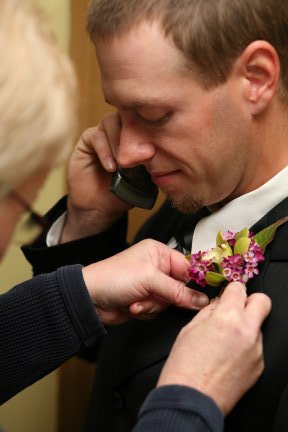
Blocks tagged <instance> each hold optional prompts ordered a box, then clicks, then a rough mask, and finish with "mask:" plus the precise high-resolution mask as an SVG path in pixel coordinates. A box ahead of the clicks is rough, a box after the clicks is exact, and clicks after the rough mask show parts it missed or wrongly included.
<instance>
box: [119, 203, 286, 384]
mask: <svg viewBox="0 0 288 432" xmlns="http://www.w3.org/2000/svg"><path fill="white" fill-rule="evenodd" d="M207 214H208V210H207V209H201V210H199V211H198V212H196V213H195V214H193V215H187V216H186V215H185V216H183V217H182V219H181V220H180V221H179V219H178V225H177V229H176V230H175V232H174V233H170V234H171V236H172V235H174V236H175V238H177V240H178V241H180V242H181V244H182V245H184V247H185V248H187V246H188V243H189V241H190V238H192V233H193V230H194V228H195V226H196V224H197V222H198V221H199V220H200V219H201V218H202V217H204V216H207ZM287 214H288V198H286V199H285V200H283V201H282V202H281V203H280V204H278V205H277V206H276V207H275V208H274V209H272V210H271V211H270V212H269V213H268V214H267V215H265V216H264V217H263V218H262V219H261V220H259V221H258V222H257V223H256V224H255V225H253V227H252V228H251V231H252V232H253V233H255V234H256V233H257V232H259V231H260V230H262V229H264V228H266V227H267V226H269V225H270V224H272V223H274V222H276V221H277V220H279V219H281V218H282V217H284V216H286V215H287ZM187 228H188V229H187ZM188 230H189V237H190V238H189V237H188V235H187V231H188ZM187 242H188V243H187ZM190 245H191V243H190ZM189 247H190V246H189ZM265 255H266V259H265V262H264V263H263V264H262V265H261V268H260V274H259V276H257V277H256V278H254V279H253V280H251V281H250V282H249V283H248V286H247V289H248V293H249V294H251V293H252V292H256V291H257V292H259V291H260V292H261V291H263V281H264V276H265V269H266V266H268V265H269V262H270V261H273V260H276V261H277V260H280V261H286V260H288V224H285V225H283V226H282V227H280V228H279V229H278V230H277V234H276V236H275V239H274V241H273V242H272V244H270V245H269V246H268V248H267V251H266V254H265ZM189 286H190V287H191V288H193V289H197V290H198V291H199V290H200V291H203V292H205V293H207V294H208V296H209V297H210V298H213V297H215V296H216V295H217V294H218V292H219V289H218V288H213V287H205V288H201V287H199V286H198V285H196V284H195V283H191V284H189ZM195 314H196V312H193V311H186V310H181V309H178V308H176V307H170V308H168V310H167V311H165V312H164V313H163V314H162V315H161V316H159V317H158V318H157V319H155V320H153V321H145V322H141V321H132V322H131V323H130V324H128V327H129V330H128V329H127V328H126V329H125V332H124V334H125V335H126V336H127V335H129V337H127V339H126V342H125V343H124V349H123V351H122V354H121V359H119V363H120V364H121V368H120V370H119V371H118V372H117V373H116V384H118V383H120V382H123V380H125V379H127V378H129V377H131V376H132V375H134V374H136V373H137V372H139V371H141V370H143V369H145V368H148V367H149V366H151V365H153V364H155V363H157V362H161V361H162V360H165V359H166V357H167V356H168V355H169V352H170V350H171V346H172V344H173V342H174V340H175V338H176V337H177V334H178V333H179V331H180V330H181V328H182V327H183V326H184V325H185V324H187V323H188V322H189V321H190V320H191V319H192V318H193V316H195ZM127 330H128V331H127ZM119 336H120V335H119ZM124 337H125V336H124Z"/></svg>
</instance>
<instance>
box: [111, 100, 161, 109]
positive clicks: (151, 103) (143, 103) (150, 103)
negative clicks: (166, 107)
mask: <svg viewBox="0 0 288 432" xmlns="http://www.w3.org/2000/svg"><path fill="white" fill-rule="evenodd" d="M105 102H106V103H107V104H109V105H111V106H116V105H114V104H113V103H112V101H109V99H107V98H105ZM159 105H161V106H162V105H163V101H161V100H160V99H158V98H152V99H149V100H148V99H137V100H134V101H133V102H132V101H131V103H125V104H121V109H123V110H125V111H126V110H127V111H128V110H130V109H135V108H136V109H137V108H143V107H145V108H146V107H148V108H149V107H155V106H159Z"/></svg>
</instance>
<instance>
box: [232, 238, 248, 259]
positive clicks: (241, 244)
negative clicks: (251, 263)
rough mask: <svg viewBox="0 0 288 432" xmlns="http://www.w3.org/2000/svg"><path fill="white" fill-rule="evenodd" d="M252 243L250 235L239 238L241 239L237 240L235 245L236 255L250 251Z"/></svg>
mask: <svg viewBox="0 0 288 432" xmlns="http://www.w3.org/2000/svg"><path fill="white" fill-rule="evenodd" d="M250 243H251V239H250V238H248V237H241V238H239V240H237V242H236V243H235V246H234V255H236V254H240V255H242V254H244V253H246V252H247V251H248V248H249V246H250Z"/></svg>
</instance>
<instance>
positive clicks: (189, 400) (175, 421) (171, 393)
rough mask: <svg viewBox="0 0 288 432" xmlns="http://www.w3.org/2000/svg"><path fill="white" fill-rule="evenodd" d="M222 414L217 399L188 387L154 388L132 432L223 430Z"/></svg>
mask: <svg viewBox="0 0 288 432" xmlns="http://www.w3.org/2000/svg"><path fill="white" fill-rule="evenodd" d="M223 427H224V421H223V416H222V414H221V412H220V410H219V408H218V407H217V406H216V404H215V403H214V401H213V400H212V399H210V398H209V397H207V396H205V395H204V394H202V393H200V392H198V391H197V390H194V389H192V388H189V387H183V386H176V385H173V386H171V385H170V386H164V387H159V388H157V389H155V390H153V391H152V392H151V393H150V394H149V396H148V397H147V399H146V401H145V402H144V404H143V407H142V408H141V410H140V413H139V417H138V422H137V424H136V426H135V428H134V429H133V432H146V431H149V432H154V431H155V432H158V431H159V430H161V431H165V432H176V431H181V432H221V431H223Z"/></svg>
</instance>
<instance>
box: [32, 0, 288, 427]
mask: <svg viewBox="0 0 288 432" xmlns="http://www.w3.org/2000/svg"><path fill="white" fill-rule="evenodd" d="M287 26H288V4H287V2H283V1H282V0H262V1H259V0H249V1H248V0H241V1H238V0H237V1H236V0H223V1H215V0H210V1H205V2H204V1H202V2H199V1H196V0H189V1H188V0H178V1H177V2H176V1H173V0H147V1H142V2H139V0H94V1H92V3H91V6H90V9H89V14H88V30H89V33H90V36H91V38H92V40H93V42H94V43H95V46H96V51H97V57H98V62H99V66H100V71H101V77H102V86H103V92H104V95H105V98H106V100H107V101H108V102H109V103H110V104H111V105H113V106H114V107H116V109H117V112H116V113H113V114H109V115H108V116H106V117H105V118H104V119H103V120H102V122H101V124H100V125H99V126H98V127H97V128H92V129H90V130H88V131H86V132H85V133H84V134H83V136H82V138H81V139H80V142H79V143H78V146H77V148H76V151H75V152H74V155H73V156H72V158H71V162H70V172H69V185H70V191H69V198H68V204H67V209H68V212H67V216H66V218H65V224H64V228H63V230H62V231H61V230H60V231H59V230H58V231H59V232H61V235H60V238H56V239H55V237H57V235H55V233H56V234H57V227H56V228H55V227H54V228H53V229H52V231H53V230H54V239H53V240H52V241H51V239H50V240H49V245H50V246H51V247H50V248H48V249H45V248H44V249H40V250H39V248H40V247H42V246H43V244H41V242H40V241H39V243H38V245H37V246H38V249H35V248H34V249H33V248H31V249H27V250H26V255H27V257H28V258H29V259H30V261H31V262H32V263H33V264H34V268H35V270H36V271H37V272H39V271H41V272H42V271H45V270H52V269H53V268H54V267H55V266H59V263H63V264H69V263H71V262H75V261H77V262H81V263H83V264H87V261H88V262H90V261H93V260H95V259H102V258H106V257H107V256H109V255H111V254H112V253H115V252H117V251H119V250H121V249H123V248H124V247H126V243H125V237H126V213H127V211H128V210H129V208H130V207H129V205H128V204H126V203H124V202H121V201H120V200H118V199H117V198H116V197H114V196H113V195H111V194H108V192H107V191H108V187H109V183H110V180H111V173H112V172H113V171H114V170H115V169H116V162H117V164H119V165H121V166H122V167H124V168H125V167H131V166H137V165H140V164H142V165H144V166H145V167H146V169H147V170H148V172H149V173H150V174H151V176H152V180H153V181H154V183H155V184H157V185H158V186H159V187H161V189H163V191H164V192H165V194H166V195H167V196H168V198H169V201H170V202H172V206H171V204H170V203H168V202H167V203H165V204H164V205H163V207H162V208H161V209H160V211H158V213H157V214H156V215H155V216H153V217H152V218H151V219H150V220H149V221H148V222H147V224H146V225H145V226H144V227H143V228H142V229H141V231H140V233H139V235H138V236H137V238H136V241H138V240H140V239H142V238H146V237H152V238H156V239H158V240H160V241H162V242H166V243H169V244H170V245H171V246H177V247H178V246H179V244H180V245H181V247H182V249H183V250H185V251H188V252H190V250H191V248H192V251H198V250H206V249H207V248H210V247H213V246H214V245H215V237H216V234H217V232H218V231H219V230H220V229H222V230H223V231H226V230H228V229H230V230H232V231H239V230H240V229H242V228H243V227H245V226H247V227H248V228H251V230H252V231H253V232H255V233H256V232H258V231H259V230H261V229H263V228H264V227H266V226H268V225H270V224H271V223H273V222H275V221H277V220H278V219H280V218H281V217H283V216H287V214H288V198H287V197H288V189H287V185H288V181H287V180H288V168H287V165H288V145H287V136H288V130H287V128H288V121H287V120H288V118H287V117H288V80H287V68H288V59H287V52H288V51H287V46H288V32H287ZM95 152H96V154H97V157H98V158H96V160H95ZM79 156H80V157H79ZM92 160H93V162H94V163H93V164H92V163H91V161H92ZM64 208H65V205H59V207H57V208H56V209H54V211H53V213H52V214H51V217H52V220H56V218H57V216H60V214H61V212H63V209H64ZM198 208H200V210H197V209H198ZM195 210H197V211H196V212H195ZM182 213H186V214H185V215H183V214H182ZM59 223H60V225H61V220H60V221H58V228H59ZM56 225H57V224H56ZM50 234H51V233H50ZM50 237H53V232H52V235H51V236H50ZM58 237H59V236H58ZM287 237H288V227H287V225H284V226H282V227H281V228H279V229H278V231H277V234H276V236H275V239H274V240H273V243H272V245H270V246H269V248H268V249H267V251H266V254H265V262H264V263H263V264H262V265H261V269H260V274H259V276H257V278H254V279H253V280H252V281H251V282H249V283H248V286H247V289H248V293H249V294H250V293H253V292H265V293H266V294H268V295H269V296H270V297H271V299H272V304H273V310H272V314H271V316H270V317H269V319H268V320H267V322H266V324H265V326H264V328H263V332H264V342H265V362H266V369H265V372H264V374H263V376H262V377H261V378H260V380H259V381H258V383H257V384H256V385H255V386H254V387H253V389H252V390H251V391H250V392H249V393H248V394H247V395H246V396H245V397H243V398H242V400H241V401H240V403H239V404H238V405H237V406H236V408H235V409H234V410H233V411H232V413H231V414H230V415H229V416H228V417H227V419H226V430H227V431H233V432H235V431H239V432H240V431H245V432H250V431H251V432H252V431H253V432H255V431H259V432H260V431H261V432H266V431H267V432H268V431H269V432H270V431H273V432H282V431H286V430H287V424H288V415H287V413H288V410H287V408H286V406H287V403H288V388H287V380H288V369H287V367H286V360H287V358H288V338H287V335H286V333H287V332H286V321H287V313H286V310H287V307H288V290H287V281H288V264H287V259H288V247H287V240H288V238H287ZM57 242H58V243H59V242H60V243H64V244H63V245H56V243H57ZM53 245H54V246H53ZM39 257H40V258H41V260H40V259H39ZM43 258H46V262H44V259H43ZM192 286H193V287H194V288H196V286H194V285H192ZM204 290H205V291H206V288H205V289H204ZM209 294H210V295H211V296H215V295H217V291H214V292H210V293H209ZM194 314H195V313H194V312H191V311H183V310H179V309H177V308H174V307H171V308H168V309H167V310H166V312H165V313H163V314H162V315H161V316H160V317H158V318H157V319H155V320H154V321H149V322H135V321H131V322H129V323H127V324H125V325H123V326H121V327H119V328H118V327H117V328H111V329H109V332H108V335H107V337H106V338H105V340H104V341H103V343H101V345H100V346H99V349H98V353H97V361H98V367H97V376H96V383H95V387H94V392H93V395H92V400H91V410H90V414H89V418H88V422H87V430H88V431H90V430H91V431H92V430H95V429H97V430H100V431H128V430H130V429H131V428H132V426H133V424H134V423H135V421H136V417H137V412H138V410H139V408H140V406H141V404H142V402H143V400H144V399H145V397H146V396H147V394H148V393H149V391H150V390H151V389H152V388H153V387H154V386H155V385H156V383H157V380H158V377H159V374H160V371H161V369H162V366H163V364H164V362H165V359H166V358H167V355H168V354H169V351H170V349H171V346H172V344H173V342H174V340H175V338H176V336H177V334H178V332H179V331H180V329H181V328H182V327H183V325H185V324H186V323H187V322H188V321H189V320H190V319H191V318H192V317H193V315H194ZM228 318H229V316H228ZM228 318H227V322H228V323H229V319H228ZM228 323H227V325H229V324H228ZM219 343H221V340H219ZM211 355H212V354H211ZM231 379H233V377H231Z"/></svg>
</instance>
